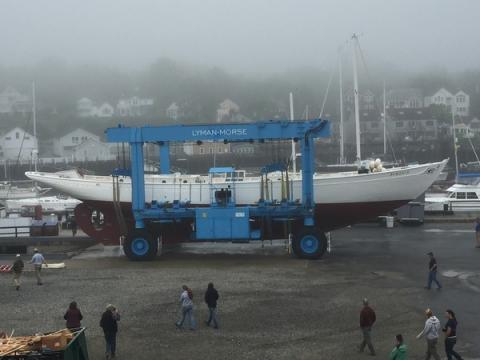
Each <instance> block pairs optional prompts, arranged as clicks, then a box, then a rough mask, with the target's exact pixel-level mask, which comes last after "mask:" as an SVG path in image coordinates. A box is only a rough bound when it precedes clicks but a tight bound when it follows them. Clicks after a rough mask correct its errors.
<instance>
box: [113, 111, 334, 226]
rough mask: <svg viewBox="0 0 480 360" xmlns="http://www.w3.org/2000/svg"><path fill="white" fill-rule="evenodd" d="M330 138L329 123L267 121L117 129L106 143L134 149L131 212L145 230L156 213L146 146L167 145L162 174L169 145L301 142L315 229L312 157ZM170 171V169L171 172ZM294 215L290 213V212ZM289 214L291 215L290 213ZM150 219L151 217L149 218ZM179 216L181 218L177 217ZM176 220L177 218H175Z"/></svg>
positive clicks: (305, 192)
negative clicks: (148, 205)
mask: <svg viewBox="0 0 480 360" xmlns="http://www.w3.org/2000/svg"><path fill="white" fill-rule="evenodd" d="M328 136H330V123H329V122H328V121H326V120H321V119H318V120H307V121H267V122H256V123H251V124H207V125H171V126H160V127H138V128H127V127H118V128H110V129H107V130H106V137H107V141H109V142H128V143H130V147H131V163H132V169H131V173H132V175H131V176H132V210H133V214H134V217H135V227H136V228H144V227H145V224H144V219H146V218H149V217H150V216H152V217H154V216H155V215H154V214H157V215H158V212H157V211H155V210H153V211H152V210H149V209H145V178H144V156H143V145H144V143H145V142H156V143H158V142H164V144H162V145H161V148H160V149H161V150H160V152H161V157H162V158H164V161H163V168H162V172H163V171H164V170H165V171H166V170H167V167H168V168H169V167H170V166H169V159H167V160H165V158H168V155H169V154H168V145H165V143H167V142H169V141H178V142H182V141H202V140H210V141H220V140H227V141H250V140H260V139H264V140H288V139H298V140H299V141H300V143H301V147H302V175H303V179H302V180H303V181H302V196H303V206H304V211H306V213H304V214H305V215H304V222H305V225H314V220H313V211H314V205H315V204H314V201H313V199H314V194H313V157H314V138H319V137H328ZM168 170H169V169H168ZM290 211H291V209H290ZM287 212H288V211H287ZM149 215H150V216H149ZM177 215H178V214H177ZM173 217H175V215H173Z"/></svg>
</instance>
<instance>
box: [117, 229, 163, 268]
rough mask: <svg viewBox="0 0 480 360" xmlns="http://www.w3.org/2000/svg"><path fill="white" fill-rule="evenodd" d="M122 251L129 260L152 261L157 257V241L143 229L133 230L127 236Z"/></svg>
mask: <svg viewBox="0 0 480 360" xmlns="http://www.w3.org/2000/svg"><path fill="white" fill-rule="evenodd" d="M123 251H124V252H125V255H127V257H128V258H129V259H130V260H134V261H146V260H152V259H153V258H155V256H156V255H157V251H158V244H157V240H156V239H155V238H154V237H153V236H152V235H151V234H150V233H149V232H148V231H147V230H145V229H135V230H133V231H132V232H131V233H130V234H128V236H127V238H126V240H125V243H124V244H123Z"/></svg>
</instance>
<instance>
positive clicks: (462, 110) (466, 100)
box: [453, 90, 470, 116]
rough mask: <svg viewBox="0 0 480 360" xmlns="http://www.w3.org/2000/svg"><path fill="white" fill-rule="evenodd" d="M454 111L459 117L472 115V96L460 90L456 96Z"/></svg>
mask: <svg viewBox="0 0 480 360" xmlns="http://www.w3.org/2000/svg"><path fill="white" fill-rule="evenodd" d="M453 111H454V114H455V115H458V116H468V115H469V114H470V96H469V95H468V94H467V93H466V92H465V91H461V90H460V91H459V92H457V93H456V94H455V99H454V108H453Z"/></svg>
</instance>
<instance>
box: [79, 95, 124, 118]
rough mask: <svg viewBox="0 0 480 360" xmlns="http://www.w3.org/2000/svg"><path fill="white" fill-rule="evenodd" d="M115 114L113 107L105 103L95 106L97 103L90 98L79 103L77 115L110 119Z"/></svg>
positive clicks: (82, 99)
mask: <svg viewBox="0 0 480 360" xmlns="http://www.w3.org/2000/svg"><path fill="white" fill-rule="evenodd" d="M114 113H115V109H114V108H113V106H112V105H110V104H109V103H107V102H104V103H103V104H101V105H100V106H95V102H94V101H93V100H90V99H89V98H85V97H84V98H81V99H80V100H78V101H77V115H78V116H79V117H101V118H109V117H112V116H113V114H114Z"/></svg>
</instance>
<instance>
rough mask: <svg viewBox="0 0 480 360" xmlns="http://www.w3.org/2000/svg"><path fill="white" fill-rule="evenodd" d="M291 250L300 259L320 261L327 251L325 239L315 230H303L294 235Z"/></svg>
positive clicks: (322, 234)
mask: <svg viewBox="0 0 480 360" xmlns="http://www.w3.org/2000/svg"><path fill="white" fill-rule="evenodd" d="M292 250H293V253H294V254H295V256H297V257H298V258H301V259H310V260H316V259H320V258H321V257H322V256H323V254H324V253H325V251H327V237H326V236H325V234H324V233H323V232H321V231H318V230H316V229H312V228H304V229H303V230H301V231H299V232H298V233H297V234H295V235H294V237H293V241H292Z"/></svg>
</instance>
